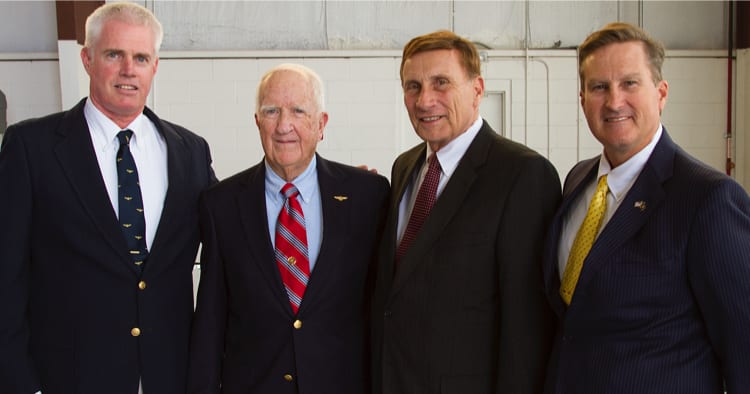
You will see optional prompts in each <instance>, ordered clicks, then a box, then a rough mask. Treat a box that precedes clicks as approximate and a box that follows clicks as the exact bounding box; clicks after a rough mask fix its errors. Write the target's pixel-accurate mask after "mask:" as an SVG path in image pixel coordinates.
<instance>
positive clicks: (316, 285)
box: [299, 156, 354, 314]
mask: <svg viewBox="0 0 750 394" xmlns="http://www.w3.org/2000/svg"><path fill="white" fill-rule="evenodd" d="M316 160H317V171H318V185H319V187H320V202H321V205H322V209H323V237H322V243H321V245H320V253H318V259H317V261H316V262H315V269H314V270H313V272H312V273H311V274H310V280H309V281H308V283H307V289H306V290H305V296H304V297H303V299H302V304H301V306H300V311H299V313H300V314H301V313H303V312H304V311H305V310H306V309H308V308H310V305H314V304H315V302H316V300H317V298H318V297H320V295H321V293H323V291H322V290H323V289H324V288H325V287H326V286H327V285H328V283H330V281H331V278H332V277H334V276H335V275H336V271H337V267H336V265H337V264H339V263H341V262H345V261H346V258H345V257H346V256H342V248H343V246H342V245H344V244H346V242H347V237H348V235H349V234H351V230H350V226H351V225H352V223H351V219H352V218H353V217H354V215H353V214H352V213H351V201H349V198H348V197H349V190H348V188H347V187H346V180H345V179H344V174H343V173H341V172H339V171H336V169H335V168H334V167H331V166H330V165H329V162H328V161H327V160H325V159H323V158H321V157H320V156H317V158H316ZM337 197H338V198H337Z"/></svg>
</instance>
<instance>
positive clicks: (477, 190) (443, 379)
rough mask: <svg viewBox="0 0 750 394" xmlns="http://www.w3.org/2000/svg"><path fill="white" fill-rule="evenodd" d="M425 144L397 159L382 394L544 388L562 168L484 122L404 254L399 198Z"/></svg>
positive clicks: (382, 288) (380, 361)
mask: <svg viewBox="0 0 750 394" xmlns="http://www.w3.org/2000/svg"><path fill="white" fill-rule="evenodd" d="M426 149H427V148H426V146H425V144H424V143H422V144H419V145H417V146H416V147H414V148H412V149H411V150H409V151H407V152H405V153H403V154H402V155H400V156H399V157H398V158H397V159H396V161H395V162H394V164H393V176H392V178H391V179H392V182H393V192H392V193H391V198H390V202H389V206H388V209H389V210H388V219H387V221H386V227H385V229H384V234H383V241H382V243H381V246H380V251H379V254H380V256H379V264H378V276H377V284H376V291H375V296H374V299H373V343H374V345H373V346H374V348H373V355H374V363H373V368H374V375H373V378H374V394H434V393H443V394H450V393H456V394H468V393H471V394H490V393H515V394H531V393H540V392H541V391H542V386H543V379H544V369H545V365H546V363H547V357H548V355H549V350H550V346H551V342H552V333H553V330H554V322H553V319H554V316H553V313H552V311H551V310H550V309H549V306H548V305H547V303H546V300H545V297H544V288H543V281H542V268H541V261H542V254H543V250H544V235H545V232H546V229H547V226H548V224H549V221H550V220H551V219H552V216H553V215H554V212H555V209H556V208H557V204H558V202H559V201H560V180H559V178H558V176H557V171H556V170H555V168H554V167H553V166H552V164H550V162H549V161H547V160H546V159H545V158H544V157H542V156H540V155H539V154H538V153H536V152H534V151H532V150H531V149H529V148H527V147H525V146H523V145H521V144H518V143H515V142H513V141H510V140H508V139H505V138H503V137H500V136H498V135H497V134H496V133H495V132H494V131H493V130H492V128H491V127H490V126H489V125H488V124H487V123H486V122H485V123H484V125H483V126H482V128H481V129H480V131H479V133H478V134H477V135H476V137H475V138H474V140H473V141H472V142H471V144H470V146H469V148H468V149H467V151H466V153H465V154H464V156H463V157H462V158H461V160H460V162H459V164H458V167H456V170H455V172H454V173H453V175H452V177H451V178H450V180H449V181H448V183H447V184H446V186H445V189H443V192H442V193H441V195H440V196H439V197H438V199H437V201H436V202H435V205H434V206H433V207H432V210H431V211H430V214H429V216H428V217H427V219H426V220H425V222H424V224H423V226H422V229H421V230H420V232H419V234H418V235H417V238H416V239H415V240H414V242H413V243H412V245H411V246H410V248H409V249H408V250H407V251H406V254H405V255H404V256H403V257H402V258H401V259H400V260H399V262H398V263H396V262H395V261H394V256H395V253H396V239H397V235H396V233H397V230H396V227H397V223H398V212H399V202H400V201H401V199H402V198H403V195H404V193H405V190H406V187H407V185H408V184H409V182H411V181H412V176H413V174H414V173H415V171H418V169H419V168H420V166H421V165H422V163H424V160H425V150H426Z"/></svg>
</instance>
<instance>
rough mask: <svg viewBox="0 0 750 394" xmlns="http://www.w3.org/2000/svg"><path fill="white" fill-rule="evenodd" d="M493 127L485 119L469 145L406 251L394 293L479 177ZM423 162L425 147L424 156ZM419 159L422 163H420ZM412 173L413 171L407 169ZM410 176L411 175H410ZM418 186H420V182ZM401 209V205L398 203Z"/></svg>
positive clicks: (394, 285)
mask: <svg viewBox="0 0 750 394" xmlns="http://www.w3.org/2000/svg"><path fill="white" fill-rule="evenodd" d="M493 134H494V131H492V129H491V128H490V127H489V126H488V125H487V123H486V122H485V123H484V125H483V126H482V128H481V129H480V130H479V133H478V134H477V135H476V137H475V138H474V141H472V142H471V145H469V148H468V149H467V150H466V153H464V155H463V157H462V158H461V160H460V161H459V164H458V167H456V171H455V172H454V173H453V175H452V176H451V178H450V180H449V181H448V184H446V185H445V189H443V192H442V193H441V194H440V196H439V197H438V199H437V201H436V202H435V205H434V206H433V207H432V210H431V211H430V215H429V216H428V217H427V219H426V220H425V222H424V224H423V225H422V228H421V229H420V231H419V234H417V237H416V238H415V239H414V242H413V243H412V245H411V246H410V247H409V249H408V250H407V251H406V253H405V254H404V256H403V257H402V258H401V261H400V262H399V263H398V264H399V266H398V269H397V270H396V275H395V277H394V279H393V287H392V290H391V296H393V295H395V294H396V293H397V292H398V291H399V290H400V289H401V288H402V287H403V286H404V284H405V283H406V279H407V278H408V277H409V276H410V275H411V274H412V273H413V272H414V270H415V269H416V268H417V267H418V265H419V264H422V263H423V262H424V260H423V259H422V258H421V257H422V256H424V255H425V254H426V253H428V251H429V250H430V249H432V245H433V244H434V243H435V242H436V241H437V239H438V238H439V237H440V234H442V233H443V230H444V229H445V227H446V226H447V225H448V223H450V221H451V219H452V218H453V216H454V215H455V214H456V212H458V210H459V209H460V208H461V205H462V204H463V201H464V200H465V198H466V195H467V194H468V193H469V191H470V190H471V186H472V184H473V183H474V181H475V180H476V178H477V168H478V167H480V166H481V165H482V164H484V162H485V161H486V160H487V155H488V150H489V147H490V146H491V139H492V138H493ZM421 162H424V151H422V160H421ZM421 162H420V163H421ZM407 174H411V172H407ZM407 178H409V179H411V177H410V176H408V177H407ZM417 187H418V186H417ZM396 209H397V210H398V206H396Z"/></svg>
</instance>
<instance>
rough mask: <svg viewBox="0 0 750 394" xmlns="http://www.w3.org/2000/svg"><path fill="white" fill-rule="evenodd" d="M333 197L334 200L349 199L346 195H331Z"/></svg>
mask: <svg viewBox="0 0 750 394" xmlns="http://www.w3.org/2000/svg"><path fill="white" fill-rule="evenodd" d="M333 198H334V199H335V200H336V201H344V200H348V199H349V197H347V196H333Z"/></svg>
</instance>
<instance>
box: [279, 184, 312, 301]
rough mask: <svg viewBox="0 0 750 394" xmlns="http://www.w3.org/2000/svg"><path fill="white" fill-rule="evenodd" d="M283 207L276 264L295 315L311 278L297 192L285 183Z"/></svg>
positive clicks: (291, 185) (293, 187) (303, 224)
mask: <svg viewBox="0 0 750 394" xmlns="http://www.w3.org/2000/svg"><path fill="white" fill-rule="evenodd" d="M281 194H283V195H284V197H285V201H284V206H283V207H282V208H281V212H280V213H279V219H278V222H277V223H276V264H277V265H278V266H279V271H280V272H281V280H282V281H283V282H284V287H285V288H286V293H287V295H288V296H289V303H290V304H291V305H292V310H293V311H294V313H295V314H296V313H297V310H298V309H299V305H300V303H301V302H302V296H303V295H304V294H305V288H306V287H307V280H308V278H309V277H310V262H309V260H308V257H307V256H308V255H307V233H306V231H305V217H304V215H303V214H302V207H301V206H300V204H299V201H297V195H299V191H298V190H297V188H296V187H295V186H294V185H293V184H291V183H287V184H286V185H284V187H282V188H281Z"/></svg>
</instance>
